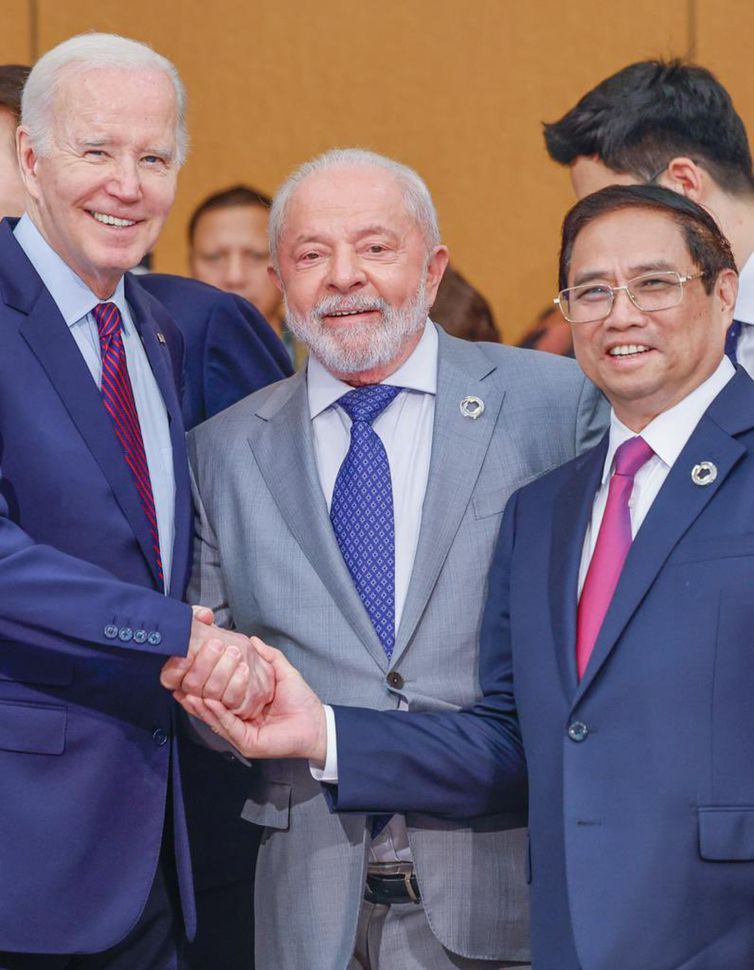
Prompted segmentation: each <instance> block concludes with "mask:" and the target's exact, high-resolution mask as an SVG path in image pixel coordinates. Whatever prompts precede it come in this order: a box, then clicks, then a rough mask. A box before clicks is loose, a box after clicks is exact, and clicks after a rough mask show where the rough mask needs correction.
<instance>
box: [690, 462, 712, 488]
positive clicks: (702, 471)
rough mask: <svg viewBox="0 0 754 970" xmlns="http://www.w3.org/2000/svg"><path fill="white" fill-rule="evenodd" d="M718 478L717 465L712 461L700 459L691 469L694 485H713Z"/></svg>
mask: <svg viewBox="0 0 754 970" xmlns="http://www.w3.org/2000/svg"><path fill="white" fill-rule="evenodd" d="M716 478H717V465H715V464H714V462H711V461H700V462H699V463H698V464H697V465H694V467H693V468H692V469H691V481H692V482H693V483H694V485H711V484H712V483H713V482H714V480H715V479H716Z"/></svg>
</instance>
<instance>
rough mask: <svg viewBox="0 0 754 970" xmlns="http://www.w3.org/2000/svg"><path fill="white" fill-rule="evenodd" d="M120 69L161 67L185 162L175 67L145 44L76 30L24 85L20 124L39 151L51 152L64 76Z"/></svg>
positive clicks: (182, 95) (181, 96)
mask: <svg viewBox="0 0 754 970" xmlns="http://www.w3.org/2000/svg"><path fill="white" fill-rule="evenodd" d="M105 67H116V68H123V69H125V70H134V71H137V70H149V71H162V72H163V73H164V74H166V75H167V76H168V78H169V79H170V81H171V83H172V85H173V89H174V90H175V99H176V107H177V121H176V132H175V140H176V161H177V163H178V165H182V164H183V162H184V161H185V159H186V153H187V152H188V133H187V131H186V89H185V88H184V86H183V82H182V81H181V79H180V76H179V75H178V71H177V70H176V68H175V66H174V65H173V64H172V63H171V62H170V61H169V60H168V59H167V58H166V57H163V56H162V54H158V53H157V51H155V50H152V48H151V47H149V46H147V44H142V43H140V42H139V41H136V40H131V39H130V38H128V37H121V36H120V35H119V34H94V33H92V34H78V35H77V36H76V37H70V38H69V39H68V40H64V41H63V42H62V43H61V44H58V45H57V47H53V48H52V50H49V51H47V53H46V54H43V55H42V57H40V58H39V60H38V61H37V62H36V64H35V65H34V67H33V68H32V69H31V73H30V74H29V77H28V79H27V81H26V84H25V85H24V93H23V98H22V100H21V124H22V125H23V126H24V127H25V128H26V129H27V130H28V132H29V138H30V139H31V143H32V145H33V146H34V148H35V149H36V151H37V152H38V153H39V154H40V155H47V154H49V152H50V151H51V150H52V118H53V111H54V106H55V97H56V94H57V91H58V88H59V86H60V83H61V81H62V80H63V78H64V77H66V76H70V74H71V73H74V72H83V71H88V70H92V69H97V68H105Z"/></svg>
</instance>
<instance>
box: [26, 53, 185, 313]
mask: <svg viewBox="0 0 754 970" xmlns="http://www.w3.org/2000/svg"><path fill="white" fill-rule="evenodd" d="M19 150H20V158H21V171H22V176H23V178H24V182H25V185H26V191H27V193H28V197H29V198H28V211H29V215H30V216H31V218H32V220H33V221H34V223H35V225H36V226H37V228H38V229H39V230H40V232H41V233H42V235H43V236H44V237H45V239H46V240H47V242H48V243H49V244H50V245H51V246H52V248H53V249H54V250H55V251H56V252H57V253H58V254H59V255H60V256H61V257H62V258H63V259H64V260H65V262H66V263H67V264H68V265H69V266H70V267H71V269H72V270H73V271H74V272H75V273H76V274H77V275H78V276H79V277H80V278H81V279H82V280H83V281H84V282H85V283H86V284H87V285H88V286H89V287H90V289H92V290H93V291H94V293H95V294H96V295H97V296H98V297H100V298H101V299H106V298H107V297H109V296H111V295H112V292H113V290H114V289H115V286H116V285H117V283H118V281H119V279H120V278H121V276H122V275H123V273H124V272H125V271H126V270H129V269H131V268H132V267H134V266H136V265H137V264H138V263H139V262H140V260H141V259H142V257H143V256H144V254H145V253H147V252H149V250H150V249H151V248H152V246H153V245H154V243H155V241H156V239H157V237H158V236H159V234H160V230H161V229H162V226H163V224H164V222H165V219H166V218H167V215H168V212H169V211H170V207H171V205H172V203H173V199H174V198H175V189H176V178H177V172H178V164H177V161H176V98H175V92H174V89H173V85H172V83H171V81H170V79H169V78H168V76H167V75H166V74H164V73H163V72H161V71H143V70H141V71H136V70H127V69H122V68H97V69H92V70H88V71H84V72H70V73H68V74H67V75H66V74H64V75H63V78H62V79H61V82H60V86H59V90H58V93H57V97H56V99H55V104H54V117H53V121H52V138H51V146H50V151H49V153H48V154H45V155H40V154H38V153H37V151H36V150H35V148H34V146H33V145H32V144H31V141H30V139H29V136H28V133H27V132H26V131H25V130H24V129H23V128H22V129H21V130H20V132H19Z"/></svg>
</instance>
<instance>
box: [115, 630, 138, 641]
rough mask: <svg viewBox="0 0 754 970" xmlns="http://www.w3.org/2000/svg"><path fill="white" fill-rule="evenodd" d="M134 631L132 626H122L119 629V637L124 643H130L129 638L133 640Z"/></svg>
mask: <svg viewBox="0 0 754 970" xmlns="http://www.w3.org/2000/svg"><path fill="white" fill-rule="evenodd" d="M133 637H134V631H133V630H132V629H131V627H130V626H122V627H121V628H120V630H119V631H118V639H119V640H122V641H123V642H124V643H128V641H129V640H133Z"/></svg>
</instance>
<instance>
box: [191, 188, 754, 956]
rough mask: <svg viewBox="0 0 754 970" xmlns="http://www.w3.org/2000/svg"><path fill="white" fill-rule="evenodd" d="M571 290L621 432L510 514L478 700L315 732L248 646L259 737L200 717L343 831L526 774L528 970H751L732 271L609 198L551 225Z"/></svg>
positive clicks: (752, 602)
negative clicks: (321, 769) (308, 791)
mask: <svg viewBox="0 0 754 970" xmlns="http://www.w3.org/2000/svg"><path fill="white" fill-rule="evenodd" d="M560 281H561V286H562V287H563V289H562V290H561V292H560V295H559V297H558V300H559V305H560V307H561V309H562V310H563V311H564V313H565V315H566V317H567V319H569V320H570V321H572V322H573V334H574V346H575V351H576V356H577V358H578V360H579V363H580V364H581V366H582V368H583V369H584V371H585V372H586V373H587V375H588V376H589V377H590V378H591V379H592V380H593V381H594V382H595V383H596V384H597V385H599V387H600V388H601V389H602V390H603V391H604V393H605V394H606V395H607V397H608V398H609V400H610V403H611V405H612V417H611V424H610V429H609V431H608V433H607V434H606V436H605V437H604V439H603V441H602V442H601V444H600V445H598V446H597V447H596V448H594V449H592V450H591V451H589V452H587V453H585V454H584V455H582V456H580V457H578V458H576V459H574V460H573V461H571V462H569V463H568V464H566V465H563V466H562V467H561V468H559V469H556V470H555V471H553V472H550V473H549V474H547V475H545V476H544V477H543V478H541V479H539V480H538V481H536V482H533V483H531V484H530V485H527V486H525V487H524V488H522V489H521V490H520V491H518V492H517V493H516V494H515V495H514V496H513V497H512V498H511V500H510V502H509V503H508V506H507V508H506V511H505V515H504V519H503V525H502V528H501V535H500V539H499V542H498V546H497V550H496V552H495V556H494V559H493V565H492V570H491V573H490V577H489V582H488V592H487V604H486V607H485V613H484V617H483V621H482V628H481V648H480V676H481V682H482V687H483V690H484V695H483V697H482V699H481V700H480V701H478V702H477V703H476V704H475V705H473V707H471V708H469V709H467V710H465V711H461V712H455V713H447V712H446V713H434V714H429V713H426V714H421V713H420V714H415V713H410V712H409V713H402V712H389V713H384V712H376V711H365V710H359V709H356V708H346V707H337V706H336V707H333V708H331V709H330V710H329V711H327V710H326V709H324V708H323V705H322V704H320V702H319V701H318V699H317V698H316V696H315V695H314V694H313V693H312V692H311V691H310V690H309V689H308V687H307V686H306V684H305V683H304V682H303V680H302V679H301V678H300V676H299V675H298V673H297V672H296V671H295V670H294V669H293V668H292V667H290V666H289V665H288V664H287V662H286V661H285V660H284V658H283V657H282V655H280V654H278V653H277V652H276V651H274V650H272V649H270V648H265V647H264V646H261V647H260V650H261V651H262V653H263V655H264V656H265V657H266V658H267V659H268V660H270V662H271V663H272V664H273V667H274V669H275V674H276V693H275V700H274V702H273V704H272V705H271V707H270V708H269V710H268V713H267V716H266V717H265V718H264V719H262V720H258V721H256V722H254V723H248V722H244V721H241V720H240V719H238V718H235V717H234V716H233V715H231V714H229V713H228V712H226V711H224V710H223V708H222V707H221V706H220V705H218V704H217V703H215V702H212V701H209V702H206V703H204V702H202V701H200V700H198V699H194V700H193V701H191V702H190V704H189V706H190V708H191V709H192V710H193V711H194V712H196V713H200V714H201V715H202V716H203V717H204V718H205V719H207V720H208V721H209V723H210V724H211V725H212V726H213V728H214V729H215V730H216V731H218V732H220V733H222V734H224V735H225V737H226V738H228V739H230V740H232V741H233V743H235V744H236V745H237V746H238V747H239V748H240V749H241V751H243V752H244V753H245V754H247V755H248V756H250V757H254V758H260V757H269V756H271V755H275V756H277V757H281V756H289V757H306V758H309V759H310V761H311V762H312V764H315V765H316V764H318V765H322V764H326V765H327V770H328V771H333V772H334V777H336V778H337V783H336V784H335V785H333V786H331V788H330V791H329V796H330V798H331V802H332V804H333V806H334V808H335V809H336V810H337V811H340V812H354V811H372V812H392V811H404V812H405V811H418V812H427V813H432V814H435V815H437V816H445V817H448V818H462V817H469V816H484V815H489V814H491V813H494V812H499V811H501V810H510V809H512V808H513V806H514V805H515V804H516V802H517V800H520V799H521V798H522V797H524V791H525V788H526V784H527V767H528V792H529V830H530V873H531V903H532V948H533V968H534V970H637V968H642V970H656V968H660V967H663V968H664V967H667V968H670V967H673V968H674V970H723V968H725V970H744V968H748V967H751V966H754V920H752V918H751V914H752V912H753V911H754V808H752V806H754V774H753V773H752V771H751V765H752V763H754V704H752V698H754V649H753V646H754V645H753V644H752V637H753V634H752V631H753V630H754V599H753V598H752V595H751V591H752V589H754V501H752V495H754V385H753V384H752V381H751V379H750V378H749V377H748V375H747V374H746V373H745V372H744V371H743V370H742V369H740V368H739V369H738V370H737V371H736V370H734V368H733V365H732V364H731V362H730V361H729V360H728V359H727V357H726V356H725V355H724V352H723V347H724V340H725V333H726V330H727V327H728V326H729V324H730V321H731V319H732V316H733V307H734V305H735V300H736V293H737V275H736V269H735V262H734V259H733V254H732V252H731V249H730V246H729V244H728V242H727V240H726V239H725V237H724V236H723V235H722V233H721V231H720V229H719V227H718V226H717V224H716V222H715V221H714V219H712V217H711V216H710V215H709V214H708V213H707V212H706V211H705V210H703V209H702V208H701V207H700V206H698V205H696V203H694V202H692V201H690V200H689V199H686V198H684V197H683V196H681V195H678V194H676V193H674V192H670V191H668V190H666V189H663V188H659V187H656V186H613V187H610V188H607V189H604V190H602V191H600V192H598V193H596V194H594V195H591V196H589V197H588V198H586V199H584V200H582V201H581V202H579V203H578V204H577V205H576V206H575V207H574V208H573V209H572V210H571V212H570V213H569V214H568V216H567V217H566V220H565V223H564V226H563V242H562V250H561V259H560ZM333 725H334V726H333ZM442 824H446V823H444V822H442V821H440V822H438V825H442Z"/></svg>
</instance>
